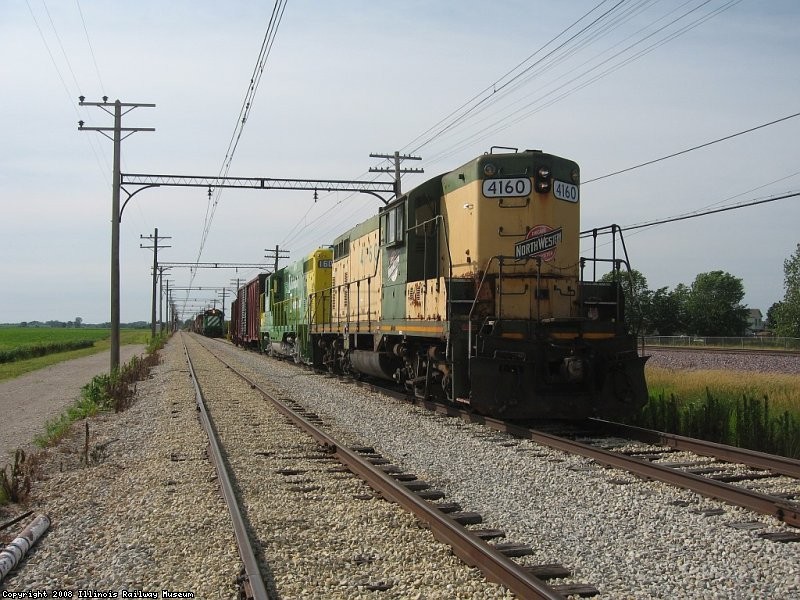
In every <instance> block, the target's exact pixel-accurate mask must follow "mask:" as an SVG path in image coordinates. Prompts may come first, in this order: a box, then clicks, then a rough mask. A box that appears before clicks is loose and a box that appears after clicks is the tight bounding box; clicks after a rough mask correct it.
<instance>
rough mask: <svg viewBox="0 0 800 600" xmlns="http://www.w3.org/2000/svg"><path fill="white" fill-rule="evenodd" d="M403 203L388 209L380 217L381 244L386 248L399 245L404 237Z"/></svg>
mask: <svg viewBox="0 0 800 600" xmlns="http://www.w3.org/2000/svg"><path fill="white" fill-rule="evenodd" d="M405 231H406V226H405V203H401V204H398V205H397V206H395V207H394V208H390V209H389V210H387V211H386V212H385V213H383V215H382V216H381V237H382V240H381V241H382V242H383V243H384V244H385V245H387V246H395V245H398V244H401V243H402V242H403V239H404V237H405Z"/></svg>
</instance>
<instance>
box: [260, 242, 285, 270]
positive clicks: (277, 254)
mask: <svg viewBox="0 0 800 600" xmlns="http://www.w3.org/2000/svg"><path fill="white" fill-rule="evenodd" d="M264 252H266V253H267V254H265V255H264V258H272V259H274V261H275V262H274V266H273V268H272V272H273V273H275V272H276V271H277V270H278V259H279V258H289V251H288V250H281V249H280V246H275V250H270V249H268V248H264Z"/></svg>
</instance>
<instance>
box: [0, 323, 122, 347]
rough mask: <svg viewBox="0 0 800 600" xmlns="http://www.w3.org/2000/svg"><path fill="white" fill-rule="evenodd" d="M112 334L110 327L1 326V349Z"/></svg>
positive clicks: (96, 338) (101, 337) (99, 337)
mask: <svg viewBox="0 0 800 600" xmlns="http://www.w3.org/2000/svg"><path fill="white" fill-rule="evenodd" d="M110 335H111V330H110V329H89V328H88V327H87V328H84V327H79V328H69V329H68V328H66V327H0V350H11V349H13V348H17V347H19V346H30V345H33V344H47V343H50V342H74V341H78V340H102V339H105V338H107V337H109V336H110Z"/></svg>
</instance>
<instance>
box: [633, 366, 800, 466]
mask: <svg viewBox="0 0 800 600" xmlns="http://www.w3.org/2000/svg"><path fill="white" fill-rule="evenodd" d="M645 373H646V377H647V385H648V388H649V392H650V401H649V402H648V404H647V406H646V407H645V408H644V410H643V412H642V414H641V415H640V417H639V423H640V424H642V425H644V426H645V427H650V428H653V429H658V430H661V431H669V432H672V433H679V434H682V435H687V436H690V437H700V438H703V439H706V440H710V441H713V442H720V443H723V444H731V445H734V446H741V447H743V448H751V449H753V450H760V451H762V452H769V453H774V454H781V455H783V456H789V457H792V458H800V376H798V375H785V374H779V373H754V372H743V371H724V370H713V371H685V370H672V369H663V368H658V367H647V368H646V370H645Z"/></svg>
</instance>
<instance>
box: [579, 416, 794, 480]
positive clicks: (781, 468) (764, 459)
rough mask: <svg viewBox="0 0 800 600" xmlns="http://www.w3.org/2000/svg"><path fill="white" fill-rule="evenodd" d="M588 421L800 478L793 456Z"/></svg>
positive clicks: (645, 440) (631, 435)
mask: <svg viewBox="0 0 800 600" xmlns="http://www.w3.org/2000/svg"><path fill="white" fill-rule="evenodd" d="M591 421H592V422H594V423H598V424H600V425H601V426H602V427H603V428H604V429H608V430H611V431H613V432H615V433H620V434H623V435H626V436H629V437H632V438H634V439H637V440H639V441H641V442H646V443H649V444H659V445H661V446H668V447H670V448H674V449H675V450H686V451H688V452H694V453H695V454H702V455H703V456H710V457H713V458H718V459H720V460H724V461H726V462H730V463H741V464H745V465H747V466H750V467H757V468H759V469H768V470H769V471H772V472H773V473H779V474H781V475H787V476H789V477H795V478H797V479H800V460H797V459H795V458H787V457H785V456H777V455H774V454H767V453H765V452H758V451H757V450H749V449H747V448H737V447H736V446H728V445H726V444H718V443H716V442H707V441H705V440H697V439H694V438H689V437H685V436H682V435H677V434H674V433H664V432H662V431H656V430H654V429H645V428H643V427H635V426H633V425H625V424H623V423H614V422H613V421H605V420H603V419H591Z"/></svg>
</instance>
